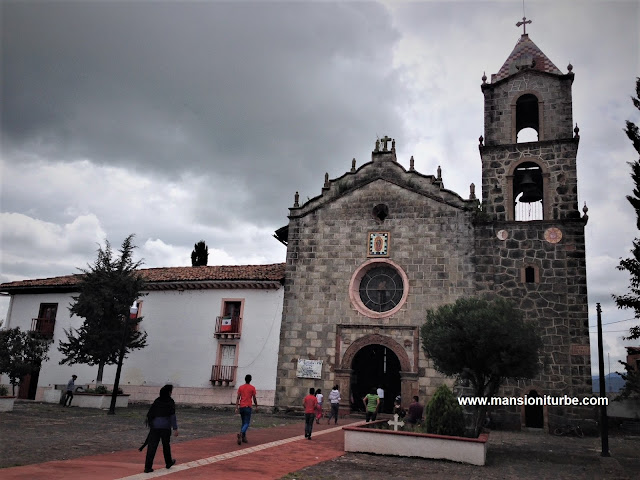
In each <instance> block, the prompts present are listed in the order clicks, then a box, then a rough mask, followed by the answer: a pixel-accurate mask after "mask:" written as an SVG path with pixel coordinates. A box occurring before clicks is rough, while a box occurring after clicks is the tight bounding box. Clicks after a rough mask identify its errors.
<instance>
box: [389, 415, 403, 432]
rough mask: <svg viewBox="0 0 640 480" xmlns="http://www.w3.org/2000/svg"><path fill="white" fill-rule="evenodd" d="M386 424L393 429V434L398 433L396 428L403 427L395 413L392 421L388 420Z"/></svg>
mask: <svg viewBox="0 0 640 480" xmlns="http://www.w3.org/2000/svg"><path fill="white" fill-rule="evenodd" d="M387 423H388V424H389V425H390V426H392V427H393V431H394V432H397V431H398V427H404V422H403V421H402V420H398V414H397V413H395V414H394V415H393V420H389V421H388V422H387Z"/></svg>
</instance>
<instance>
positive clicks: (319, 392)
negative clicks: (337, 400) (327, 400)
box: [316, 389, 324, 423]
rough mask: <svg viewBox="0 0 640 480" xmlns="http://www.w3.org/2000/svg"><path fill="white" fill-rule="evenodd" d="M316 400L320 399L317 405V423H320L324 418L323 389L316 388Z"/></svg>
mask: <svg viewBox="0 0 640 480" xmlns="http://www.w3.org/2000/svg"><path fill="white" fill-rule="evenodd" d="M316 400H318V406H317V407H316V423H320V419H321V418H322V403H323V402H324V395H323V394H322V390H320V389H318V390H316Z"/></svg>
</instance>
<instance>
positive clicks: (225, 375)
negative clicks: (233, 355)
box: [211, 365, 238, 385]
mask: <svg viewBox="0 0 640 480" xmlns="http://www.w3.org/2000/svg"><path fill="white" fill-rule="evenodd" d="M237 369H238V367H236V366H235V365H214V366H213V367H212V368H211V383H212V384H214V385H231V384H233V383H234V382H235V380H236V370H237Z"/></svg>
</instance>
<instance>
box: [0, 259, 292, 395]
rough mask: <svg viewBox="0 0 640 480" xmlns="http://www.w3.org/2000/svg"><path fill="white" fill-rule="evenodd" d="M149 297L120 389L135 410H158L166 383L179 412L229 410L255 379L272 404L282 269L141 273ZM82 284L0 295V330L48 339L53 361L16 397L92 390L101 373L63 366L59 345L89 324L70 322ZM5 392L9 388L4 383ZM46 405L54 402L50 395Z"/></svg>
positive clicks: (47, 282) (38, 284)
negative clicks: (3, 309)
mask: <svg viewBox="0 0 640 480" xmlns="http://www.w3.org/2000/svg"><path fill="white" fill-rule="evenodd" d="M140 273H141V274H142V275H143V276H144V278H145V279H146V280H147V285H146V287H147V288H146V290H145V292H144V293H146V294H147V295H145V296H143V297H141V299H140V303H139V309H140V310H139V315H140V316H142V317H143V320H142V321H141V322H140V324H139V328H142V329H144V330H145V331H146V332H147V334H148V337H147V347H145V348H143V349H141V350H136V351H133V352H131V353H129V354H128V355H127V358H126V359H125V360H124V363H123V368H122V374H121V378H120V387H121V388H122V389H123V391H124V392H125V393H128V394H130V395H131V397H130V400H131V401H153V399H154V398H156V397H157V395H158V391H159V388H160V387H161V386H162V385H164V384H165V383H172V384H173V385H174V394H173V397H174V398H175V400H176V401H177V402H179V403H192V404H205V405H212V404H218V405H220V404H232V403H235V396H236V388H237V386H236V385H240V384H242V383H244V377H245V375H246V374H251V375H252V377H253V381H252V384H253V385H254V386H255V387H256V389H257V391H258V403H259V404H261V405H273V404H274V392H275V382H276V380H275V375H276V366H277V359H278V346H279V337H280V324H281V319H282V300H283V287H282V281H283V279H284V264H272V265H237V266H236V265H234V266H203V267H171V268H150V269H141V270H140ZM80 276H81V275H67V276H63V277H55V278H46V279H38V280H23V281H16V282H10V283H4V284H2V285H0V292H2V293H4V294H8V295H10V296H11V302H10V306H9V311H8V314H7V320H6V325H4V328H14V327H20V328H21V330H23V331H24V330H26V331H37V332H40V333H41V334H43V335H45V336H47V337H49V338H51V339H52V340H53V344H52V346H51V348H50V349H49V360H48V361H47V362H45V363H44V364H43V365H42V368H41V369H40V371H39V372H38V373H37V374H34V375H31V376H28V377H26V378H24V379H23V382H22V384H21V387H20V391H19V394H18V396H19V397H21V398H32V399H35V400H43V399H44V398H45V391H46V390H47V389H52V388H55V386H56V385H63V384H64V385H66V383H67V381H68V380H69V378H70V377H71V375H72V374H75V375H77V376H78V379H77V381H76V385H89V386H91V385H93V386H95V379H96V375H97V372H98V367H97V366H89V365H79V364H76V365H73V366H69V365H60V364H59V362H60V360H62V354H61V353H60V352H59V351H58V344H59V341H60V340H66V338H67V337H66V334H65V330H69V329H71V328H74V329H75V328H78V327H80V325H81V324H82V322H83V320H84V319H83V318H79V317H77V316H74V317H70V313H69V308H68V307H69V305H70V303H71V302H72V296H73V295H76V294H77V289H76V285H77V283H78V280H79V278H80ZM115 370H116V367H115V366H105V369H104V376H103V383H104V384H105V385H106V386H109V385H110V384H111V385H112V384H113V382H114V378H115ZM0 383H5V384H6V383H8V379H7V378H6V377H4V378H2V379H1V380H0ZM47 397H49V395H47Z"/></svg>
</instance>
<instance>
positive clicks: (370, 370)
mask: <svg viewBox="0 0 640 480" xmlns="http://www.w3.org/2000/svg"><path fill="white" fill-rule="evenodd" d="M380 386H381V387H382V388H383V389H384V392H385V395H384V402H383V406H382V409H381V412H382V413H386V412H390V411H391V408H390V407H392V406H393V399H394V398H395V397H396V395H400V391H401V382H400V360H398V356H397V355H396V354H395V353H394V352H393V350H391V349H390V348H387V347H386V346H384V345H377V344H371V345H367V346H366V347H364V348H362V349H360V350H359V351H358V353H356V355H355V357H354V358H353V364H352V365H351V392H352V393H353V398H354V402H355V405H352V406H351V407H352V409H355V410H364V405H363V402H362V401H361V399H362V398H363V397H364V396H365V395H366V394H367V393H369V392H370V391H371V389H372V388H377V387H380Z"/></svg>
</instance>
